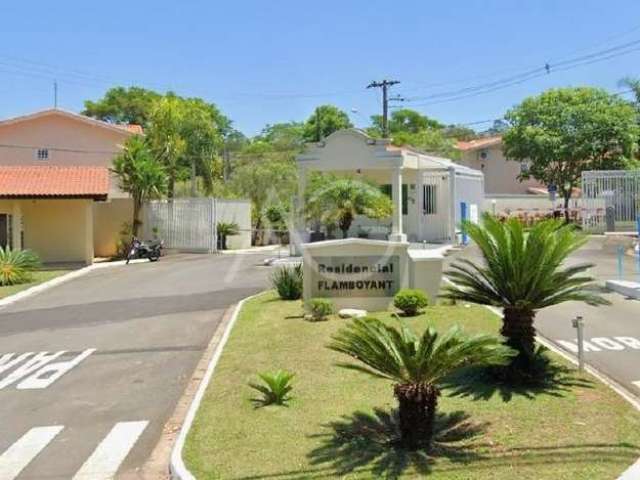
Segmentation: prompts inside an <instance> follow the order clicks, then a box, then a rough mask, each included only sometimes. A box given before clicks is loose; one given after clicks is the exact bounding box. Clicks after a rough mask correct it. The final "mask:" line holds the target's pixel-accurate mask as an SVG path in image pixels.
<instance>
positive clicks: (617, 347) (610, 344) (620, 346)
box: [556, 337, 640, 353]
mask: <svg viewBox="0 0 640 480" xmlns="http://www.w3.org/2000/svg"><path fill="white" fill-rule="evenodd" d="M556 343H558V344H559V345H562V346H563V347H564V348H565V349H566V350H569V351H570V352H573V353H578V344H577V342H576V341H575V340H556ZM603 350H608V351H617V352H620V351H623V350H640V340H638V339H637V338H635V337H593V338H590V339H588V340H585V341H584V351H585V352H601V351H603Z"/></svg>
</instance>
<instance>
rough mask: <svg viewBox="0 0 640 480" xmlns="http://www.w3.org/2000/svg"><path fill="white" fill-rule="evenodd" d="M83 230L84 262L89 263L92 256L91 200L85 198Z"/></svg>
mask: <svg viewBox="0 0 640 480" xmlns="http://www.w3.org/2000/svg"><path fill="white" fill-rule="evenodd" d="M84 223H85V225H84V231H85V259H84V261H85V263H86V264H87V265H91V264H92V263H93V257H94V245H93V201H92V200H85V207H84Z"/></svg>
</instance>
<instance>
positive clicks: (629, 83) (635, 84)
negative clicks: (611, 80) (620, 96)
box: [618, 77, 640, 107]
mask: <svg viewBox="0 0 640 480" xmlns="http://www.w3.org/2000/svg"><path fill="white" fill-rule="evenodd" d="M618 85H619V86H621V87H627V88H628V89H629V90H631V92H632V93H633V95H634V96H635V97H636V105H638V106H639V107H640V79H638V78H633V77H625V78H623V79H622V80H620V81H619V82H618Z"/></svg>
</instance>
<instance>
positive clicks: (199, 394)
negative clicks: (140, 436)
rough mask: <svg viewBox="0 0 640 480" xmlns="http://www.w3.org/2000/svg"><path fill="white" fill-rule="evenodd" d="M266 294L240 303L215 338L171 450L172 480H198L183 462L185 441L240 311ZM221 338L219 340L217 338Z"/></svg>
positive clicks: (170, 467)
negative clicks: (254, 299) (245, 305)
mask: <svg viewBox="0 0 640 480" xmlns="http://www.w3.org/2000/svg"><path fill="white" fill-rule="evenodd" d="M263 293H264V292H260V293H257V294H255V295H251V296H249V297H246V298H244V299H242V300H240V302H238V303H237V304H236V306H235V308H234V310H233V314H232V315H231V319H230V320H229V321H228V323H227V324H226V325H224V326H221V327H223V328H224V331H223V332H222V334H221V335H219V334H220V328H219V329H218V331H216V333H215V334H214V336H213V339H212V342H215V341H216V340H217V345H216V347H215V350H214V352H213V355H212V356H211V360H210V361H209V364H208V366H207V370H206V372H205V374H204V376H203V377H202V380H201V381H200V385H199V386H198V390H197V391H196V394H195V396H194V397H193V401H192V402H191V405H190V406H189V410H188V412H187V415H186V417H185V419H184V423H183V424H182V427H181V428H180V432H179V433H178V438H177V439H176V443H175V445H174V446H173V449H172V450H171V460H170V461H169V473H170V478H171V480H196V478H195V477H194V476H193V474H192V473H191V472H190V471H189V469H188V468H187V467H186V465H185V464H184V461H183V460H182V450H183V448H184V443H185V440H186V439H187V434H188V433H189V430H191V426H192V425H193V421H194V419H195V417H196V413H197V412H198V408H200V403H201V402H202V398H203V397H204V393H205V391H206V389H207V386H208V385H209V382H210V381H211V377H212V376H213V372H214V370H215V368H216V365H217V364H218V360H220V356H221V355H222V350H223V349H224V346H225V345H226V344H227V340H229V335H230V334H231V330H232V329H233V326H234V325H235V323H236V320H237V319H238V316H239V313H240V310H242V307H243V306H244V304H245V302H246V301H248V300H251V299H252V298H255V297H257V296H259V295H262V294H263ZM217 337H219V338H217Z"/></svg>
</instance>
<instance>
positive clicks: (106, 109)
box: [82, 87, 162, 127]
mask: <svg viewBox="0 0 640 480" xmlns="http://www.w3.org/2000/svg"><path fill="white" fill-rule="evenodd" d="M161 96H162V95H161V94H159V93H158V92H154V91H153V90H147V89H146V88H141V87H128V88H127V87H114V88H110V89H109V90H107V92H106V93H105V94H104V97H103V98H101V99H100V100H96V101H92V100H86V101H85V102H84V110H83V111H82V114H83V115H87V116H89V117H93V118H97V119H98V120H103V121H105V122H110V123H132V124H136V125H142V126H143V127H146V126H147V124H148V123H149V117H150V115H151V110H152V108H153V104H154V103H155V102H156V101H157V100H158V99H160V97H161Z"/></svg>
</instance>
